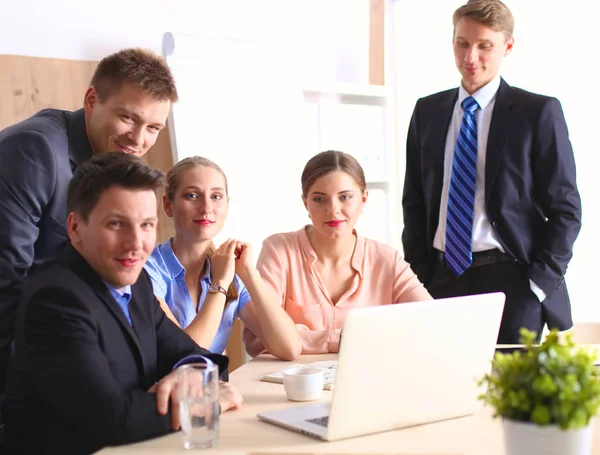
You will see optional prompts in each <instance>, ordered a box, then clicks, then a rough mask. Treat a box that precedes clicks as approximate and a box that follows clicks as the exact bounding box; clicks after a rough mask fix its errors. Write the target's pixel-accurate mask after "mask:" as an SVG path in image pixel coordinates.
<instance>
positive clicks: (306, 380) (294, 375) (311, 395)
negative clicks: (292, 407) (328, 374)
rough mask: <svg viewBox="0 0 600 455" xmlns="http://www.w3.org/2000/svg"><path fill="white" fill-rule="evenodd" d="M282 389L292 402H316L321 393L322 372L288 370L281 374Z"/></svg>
mask: <svg viewBox="0 0 600 455" xmlns="http://www.w3.org/2000/svg"><path fill="white" fill-rule="evenodd" d="M283 388H284V389H285V393H286V395H287V397H288V398H289V399H290V400H292V401H310V400H316V399H317V398H319V397H320V396H321V393H322V392H323V370H322V369H320V368H289V369H287V370H285V371H284V372H283Z"/></svg>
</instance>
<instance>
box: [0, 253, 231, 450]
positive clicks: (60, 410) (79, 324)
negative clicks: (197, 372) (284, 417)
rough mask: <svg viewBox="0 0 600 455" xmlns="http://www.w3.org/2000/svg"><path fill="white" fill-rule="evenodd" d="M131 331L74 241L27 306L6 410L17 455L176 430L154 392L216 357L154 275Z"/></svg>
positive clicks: (36, 279)
mask: <svg viewBox="0 0 600 455" xmlns="http://www.w3.org/2000/svg"><path fill="white" fill-rule="evenodd" d="M129 309H130V313H131V318H132V321H133V326H131V325H130V324H129V322H128V321H127V319H126V317H125V315H124V314H123V312H122V310H121V309H120V307H119V306H118V304H117V303H116V302H115V300H114V299H113V297H112V296H111V294H110V291H109V290H108V288H107V287H106V285H105V284H104V282H103V281H102V280H101V279H100V277H99V276H98V275H97V274H96V272H94V270H93V269H92V268H91V267H90V266H89V265H88V264H87V262H86V261H85V260H84V259H83V258H82V257H81V256H80V255H79V253H77V252H76V250H75V249H74V248H73V247H72V246H71V245H70V244H68V245H67V246H66V247H65V249H64V251H63V252H62V253H61V255H60V258H59V259H58V261H56V262H49V263H47V264H46V265H44V266H42V267H41V268H40V269H39V271H38V273H37V274H36V275H34V276H33V277H31V278H30V279H29V282H28V284H27V285H26V287H25V290H24V292H23V296H22V300H21V303H20V305H19V311H18V316H17V323H16V331H15V353H14V355H13V358H12V360H11V364H10V368H9V373H8V383H7V388H6V397H5V402H4V407H3V415H4V420H5V443H6V449H5V450H6V451H7V453H27V454H29V453H31V454H38V453H61V454H89V453H92V452H95V451H97V450H99V449H101V448H102V447H104V446H107V445H117V444H125V443H131V442H136V441H141V440H145V439H149V438H152V437H155V436H159V435H162V434H165V433H168V432H169V431H171V430H170V418H171V417H170V413H169V414H167V415H165V416H160V415H158V413H157V410H156V398H155V396H156V395H155V394H154V393H148V392H147V390H148V389H149V388H150V387H151V386H152V385H153V384H154V383H155V382H157V381H159V380H160V379H161V378H162V377H164V376H165V375H167V374H168V373H170V372H171V371H172V369H173V367H174V365H175V364H176V363H177V362H178V361H179V360H181V359H182V358H184V357H186V356H188V355H190V354H202V355H208V356H209V357H210V358H211V359H213V360H214V361H215V362H216V363H217V364H218V365H219V368H220V372H221V375H222V377H223V376H226V374H227V364H228V362H227V357H224V356H221V355H218V354H211V353H209V352H208V351H206V350H205V349H202V348H200V347H198V345H197V344H196V343H195V342H194V341H193V340H192V339H191V338H190V337H189V336H188V335H187V334H186V333H185V332H183V331H182V330H181V329H180V328H178V327H177V326H176V325H175V324H174V323H173V322H172V321H171V320H170V319H169V318H167V317H166V316H165V313H164V312H163V311H162V309H161V308H160V305H159V303H158V301H157V300H156V298H155V297H154V294H153V292H152V284H151V283H150V279H149V277H148V275H147V274H146V272H145V271H142V273H141V275H140V277H139V279H138V280H137V282H136V283H135V284H133V285H132V298H131V302H130V304H129Z"/></svg>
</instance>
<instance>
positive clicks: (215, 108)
mask: <svg viewBox="0 0 600 455" xmlns="http://www.w3.org/2000/svg"><path fill="white" fill-rule="evenodd" d="M163 54H164V56H165V58H166V60H167V63H168V64H169V66H170V67H171V69H172V71H173V75H174V77H175V81H176V84H177V90H178V92H179V102H177V103H175V104H174V106H173V109H172V112H171V116H170V118H169V129H170V134H171V144H172V148H173V153H174V157H173V158H174V162H178V161H180V160H181V159H183V158H185V157H188V156H194V155H200V156H204V157H206V158H209V159H210V160H212V161H214V162H215V163H217V164H218V165H219V166H220V167H221V168H222V169H223V170H224V172H225V174H226V176H227V180H228V185H229V196H230V198H231V199H230V205H229V216H228V219H227V221H226V222H225V228H224V229H223V231H222V232H221V234H220V235H219V236H218V237H217V238H216V239H215V243H216V244H217V245H218V244H220V243H221V242H222V241H224V240H226V239H227V238H229V237H232V238H236V239H239V240H243V241H247V242H250V243H251V244H252V245H253V246H254V249H255V256H257V255H258V251H259V250H260V248H261V246H262V241H263V240H264V239H265V238H266V237H268V236H269V235H271V234H274V233H277V232H287V231H294V230H298V229H300V228H301V227H302V226H304V225H305V224H306V223H307V221H308V218H307V215H306V210H305V208H304V206H303V205H302V199H301V193H302V191H301V184H300V176H301V173H302V169H303V167H304V165H305V164H306V161H307V160H308V159H309V158H310V157H311V156H312V155H313V154H314V153H312V152H313V147H311V146H310V145H309V144H310V143H311V141H313V140H314V138H311V137H310V135H307V134H305V132H306V131H307V130H309V129H310V127H309V126H308V125H306V121H307V115H306V106H305V103H304V100H303V92H302V88H301V84H300V82H299V81H298V74H299V71H297V68H295V65H294V61H295V60H296V59H295V58H294V54H293V51H291V50H290V49H289V48H287V49H285V50H283V49H281V48H277V46H276V45H274V44H273V43H267V42H260V41H249V40H248V41H244V40H238V39H220V38H212V37H203V36H194V35H181V34H176V33H172V32H168V33H166V34H165V35H164V38H163ZM255 259H256V257H255Z"/></svg>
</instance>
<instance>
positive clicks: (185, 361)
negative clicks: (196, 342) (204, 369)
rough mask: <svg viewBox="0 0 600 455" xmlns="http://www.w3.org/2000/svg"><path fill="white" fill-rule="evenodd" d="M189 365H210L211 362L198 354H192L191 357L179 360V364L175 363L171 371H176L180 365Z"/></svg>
mask: <svg viewBox="0 0 600 455" xmlns="http://www.w3.org/2000/svg"><path fill="white" fill-rule="evenodd" d="M190 363H209V364H212V363H213V362H212V360H210V359H208V358H206V357H205V356H203V355H200V354H192V355H188V356H186V357H184V358H183V359H181V360H179V362H177V363H176V364H175V365H174V366H173V369H174V370H176V369H177V368H179V367H180V366H182V365H187V364H190Z"/></svg>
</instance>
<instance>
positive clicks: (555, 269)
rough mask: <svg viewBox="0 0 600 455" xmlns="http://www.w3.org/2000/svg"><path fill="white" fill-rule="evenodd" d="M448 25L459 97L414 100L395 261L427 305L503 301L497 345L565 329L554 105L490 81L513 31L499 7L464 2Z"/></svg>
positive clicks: (569, 210)
mask: <svg viewBox="0 0 600 455" xmlns="http://www.w3.org/2000/svg"><path fill="white" fill-rule="evenodd" d="M453 23H454V38H453V46H454V55H455V60H456V66H457V68H458V70H459V72H460V73H461V76H462V80H461V85H460V87H459V88H457V89H452V90H447V91H444V92H440V93H436V94H434V95H431V96H428V97H425V98H421V99H419V100H418V101H417V104H416V106H415V109H414V112H413V115H412V119H411V123H410V128H409V132H408V140H407V152H406V153H407V155H406V178H405V185H404V196H403V200H402V203H403V208H404V222H405V229H404V232H403V235H402V242H403V246H404V252H405V256H406V260H407V261H408V262H409V263H410V264H411V265H412V267H413V269H414V271H415V272H416V273H417V275H418V276H419V278H420V279H421V281H422V282H423V283H424V284H425V285H426V287H427V289H428V290H429V292H430V293H431V295H432V296H434V297H435V298H441V297H452V296H458V295H468V294H479V293H485V292H493V291H503V292H504V293H505V294H506V297H507V299H506V306H505V310H504V314H503V317H502V324H501V327H500V332H499V335H498V342H499V343H516V342H518V341H519V329H520V328H521V327H525V328H528V329H530V330H533V331H535V332H537V333H538V335H540V334H541V331H542V328H543V326H544V324H545V323H547V324H548V326H549V327H551V328H552V327H557V328H559V329H561V330H564V329H567V328H569V327H571V326H572V324H573V322H572V319H571V306H570V302H569V296H568V293H567V287H566V284H565V281H564V275H565V272H566V269H567V264H568V263H569V260H570V259H571V256H572V247H573V243H574V242H575V239H576V237H577V235H578V233H579V230H580V227H581V201H580V197H579V193H578V190H577V185H576V179H575V161H574V157H573V149H572V147H571V143H570V141H569V136H568V131H567V126H566V123H565V119H564V116H563V112H562V108H561V105H560V103H559V101H558V100H557V99H555V98H551V97H547V96H542V95H538V94H535V93H530V92H526V91H524V90H521V89H518V88H515V87H511V86H510V85H508V84H507V83H506V82H505V81H504V80H503V79H502V78H501V77H500V76H499V69H500V64H501V62H502V59H503V58H504V57H505V56H507V55H508V54H509V53H510V51H511V50H512V47H513V26H514V20H513V16H512V14H511V12H510V10H509V9H508V8H507V7H506V6H505V5H504V4H503V3H502V2H500V1H498V0H471V1H469V2H468V3H467V4H465V5H463V6H461V7H460V8H458V9H457V10H456V11H455V13H454V17H453Z"/></svg>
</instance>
